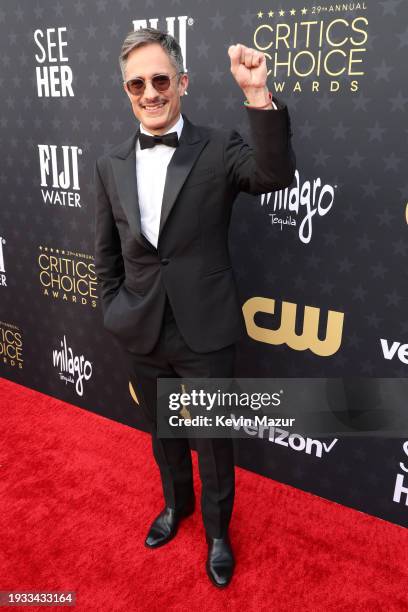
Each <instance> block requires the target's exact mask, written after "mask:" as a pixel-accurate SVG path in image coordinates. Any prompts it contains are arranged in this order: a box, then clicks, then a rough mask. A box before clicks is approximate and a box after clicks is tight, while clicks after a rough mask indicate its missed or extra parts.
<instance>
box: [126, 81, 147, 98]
mask: <svg viewBox="0 0 408 612" xmlns="http://www.w3.org/2000/svg"><path fill="white" fill-rule="evenodd" d="M144 85H145V84H144V80H143V79H132V80H131V81H128V83H127V86H128V90H129V91H130V93H131V94H133V95H134V96H135V95H138V94H140V93H142V91H143V90H144Z"/></svg>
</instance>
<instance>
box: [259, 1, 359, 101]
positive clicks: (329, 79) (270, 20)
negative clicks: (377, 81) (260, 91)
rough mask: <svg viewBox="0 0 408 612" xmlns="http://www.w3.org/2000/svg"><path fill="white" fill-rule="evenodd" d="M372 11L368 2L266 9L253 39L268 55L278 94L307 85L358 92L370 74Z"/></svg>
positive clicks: (316, 90)
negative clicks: (367, 65) (368, 55)
mask: <svg viewBox="0 0 408 612" xmlns="http://www.w3.org/2000/svg"><path fill="white" fill-rule="evenodd" d="M285 5H286V6H288V3H285ZM366 11H367V7H366V3H365V2H342V3H340V2H338V3H326V4H322V5H320V6H310V7H308V6H305V7H303V8H302V9H295V8H289V9H285V10H283V9H280V10H266V11H263V10H260V11H259V12H258V13H257V21H258V23H257V24H256V27H255V31H254V34H253V42H254V46H255V47H256V48H257V49H259V50H260V51H263V52H264V53H265V56H266V62H267V66H268V76H269V78H270V80H271V82H272V84H273V88H274V90H275V93H278V92H283V91H285V92H286V91H288V90H289V91H296V92H302V91H303V89H304V88H305V87H306V86H307V87H308V88H309V89H310V90H311V91H312V92H319V91H320V90H321V89H323V87H324V88H325V89H326V90H329V91H331V92H337V91H340V89H341V88H342V87H348V88H349V90H350V91H352V92H355V91H358V90H359V88H360V80H361V78H362V77H364V75H365V58H366V53H367V41H368V23H369V22H368V18H367V16H366Z"/></svg>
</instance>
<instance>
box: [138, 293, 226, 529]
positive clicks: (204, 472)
mask: <svg viewBox="0 0 408 612" xmlns="http://www.w3.org/2000/svg"><path fill="white" fill-rule="evenodd" d="M126 354H127V360H128V361H127V362H128V366H129V374H130V380H131V382H132V385H133V387H134V389H135V391H136V394H137V396H138V397H140V396H141V404H140V407H141V409H142V412H143V414H144V417H145V420H146V422H147V424H148V426H149V430H150V431H151V435H152V447H153V455H154V458H155V460H156V462H157V465H158V467H159V470H160V476H161V481H162V486H163V495H164V499H165V501H166V505H167V506H169V507H171V508H175V509H177V510H179V509H181V508H183V506H184V505H185V504H186V503H187V502H188V501H189V500H190V499H191V498H192V497H193V496H194V489H193V471H192V463H191V452H190V444H189V440H188V439H186V438H183V439H176V438H159V437H158V436H157V433H156V427H157V386H156V385H157V378H178V377H183V378H189V377H190V378H195V377H196V378H230V377H232V376H233V371H234V361H235V345H230V346H227V347H224V348H222V349H220V350H218V351H212V352H209V353H196V352H194V351H192V350H191V349H190V348H189V347H188V346H187V345H186V343H185V342H184V340H183V337H182V336H181V334H180V332H179V330H178V327H177V325H176V321H175V319H174V317H173V313H172V310H171V307H170V304H169V301H168V299H167V300H166V309H165V314H164V318H163V322H162V328H161V331H160V336H159V339H158V342H157V343H156V345H155V347H154V349H153V350H152V351H151V352H150V353H148V354H147V355H138V354H135V353H130V352H127V353H126ZM194 439H195V442H196V449H197V454H198V466H199V473H200V478H201V484H202V489H201V511H202V516H203V523H204V527H205V530H206V532H207V534H208V535H209V536H210V537H213V538H217V537H221V536H222V535H224V534H225V533H226V530H227V529H228V525H229V522H230V519H231V514H232V507H233V503H234V494H235V473H234V454H233V445H232V440H231V439H230V438H194Z"/></svg>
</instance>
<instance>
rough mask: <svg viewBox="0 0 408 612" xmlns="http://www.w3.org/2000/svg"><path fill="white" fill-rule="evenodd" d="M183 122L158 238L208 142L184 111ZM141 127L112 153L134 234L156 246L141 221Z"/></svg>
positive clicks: (165, 194) (173, 157)
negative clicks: (138, 157) (138, 154)
mask: <svg viewBox="0 0 408 612" xmlns="http://www.w3.org/2000/svg"><path fill="white" fill-rule="evenodd" d="M183 120H184V125H183V129H182V132H181V136H180V141H179V146H178V147H177V148H176V150H175V152H174V153H173V155H172V158H171V160H170V163H169V165H168V166H167V174H166V181H165V185H164V192H163V201H162V207H161V216H160V230H159V239H160V236H161V234H162V231H163V228H164V225H165V223H166V221H167V219H168V217H169V215H170V212H171V210H172V208H173V206H174V204H175V202H176V200H177V196H178V194H179V192H180V190H181V188H182V186H183V184H184V182H185V180H186V179H187V176H188V175H189V173H190V170H191V169H192V167H193V165H194V163H195V161H196V159H197V157H198V156H199V154H200V153H201V151H202V149H203V148H204V146H205V144H206V143H207V142H208V135H207V134H206V132H205V131H204V130H200V128H198V127H197V126H195V125H194V124H193V123H191V122H190V121H189V120H188V119H187V117H186V116H185V115H184V114H183ZM139 133H140V128H138V129H137V130H136V132H135V133H134V134H133V135H132V136H131V137H130V138H128V140H126V141H125V142H124V143H122V144H121V145H119V146H118V147H116V149H115V150H114V151H113V152H112V153H111V154H110V158H111V161H112V168H113V174H114V177H115V183H116V188H117V192H118V195H119V200H120V203H121V205H122V206H123V209H124V211H125V213H126V217H127V219H128V223H129V227H130V229H131V231H132V233H133V235H134V236H135V238H136V239H137V240H138V241H139V242H140V243H141V244H142V245H143V246H145V247H146V246H149V245H150V247H151V248H152V249H155V247H154V246H153V245H151V244H150V242H149V241H148V240H147V239H146V238H145V237H144V236H143V234H142V231H141V222H140V207H139V197H138V192H137V176H136V148H135V147H136V142H137V138H138V137H139Z"/></svg>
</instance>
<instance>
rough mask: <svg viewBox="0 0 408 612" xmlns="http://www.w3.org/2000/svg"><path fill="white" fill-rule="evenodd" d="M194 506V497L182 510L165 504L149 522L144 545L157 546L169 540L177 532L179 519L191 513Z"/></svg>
mask: <svg viewBox="0 0 408 612" xmlns="http://www.w3.org/2000/svg"><path fill="white" fill-rule="evenodd" d="M194 507H195V499H194V498H193V499H192V500H191V501H190V502H189V503H188V504H187V505H186V506H185V507H184V508H183V509H182V510H175V509H174V508H169V506H166V507H165V508H164V510H162V511H161V512H160V514H159V515H158V516H157V517H156V518H155V520H154V521H153V523H152V524H151V527H150V529H149V532H148V534H147V537H146V540H145V546H147V547H148V548H158V547H159V546H163V544H167V542H170V540H172V539H173V538H174V536H175V535H176V533H177V530H178V526H179V522H180V520H181V519H182V518H185V517H187V516H190V514H193V512H194Z"/></svg>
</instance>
